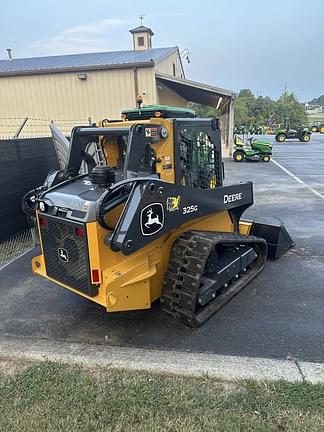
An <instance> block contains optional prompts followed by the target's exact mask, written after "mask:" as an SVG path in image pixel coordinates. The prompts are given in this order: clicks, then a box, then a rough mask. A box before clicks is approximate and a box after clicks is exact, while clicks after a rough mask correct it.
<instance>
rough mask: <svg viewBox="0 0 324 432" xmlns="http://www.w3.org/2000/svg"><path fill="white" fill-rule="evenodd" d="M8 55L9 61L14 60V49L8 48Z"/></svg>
mask: <svg viewBox="0 0 324 432" xmlns="http://www.w3.org/2000/svg"><path fill="white" fill-rule="evenodd" d="M7 53H8V60H9V61H11V60H12V49H11V48H7Z"/></svg>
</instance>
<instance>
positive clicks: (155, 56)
mask: <svg viewBox="0 0 324 432" xmlns="http://www.w3.org/2000/svg"><path fill="white" fill-rule="evenodd" d="M177 50H178V48H177V47H168V48H152V49H150V50H141V51H111V52H100V53H86V54H69V55H58V56H48V57H30V58H17V59H13V60H0V76H9V75H27V74H39V73H55V72H69V71H79V70H97V69H114V68H127V67H134V66H136V67H148V66H154V65H155V64H157V63H159V62H161V61H162V60H164V59H165V58H167V57H169V56H170V55H171V54H173V53H174V52H176V51H177Z"/></svg>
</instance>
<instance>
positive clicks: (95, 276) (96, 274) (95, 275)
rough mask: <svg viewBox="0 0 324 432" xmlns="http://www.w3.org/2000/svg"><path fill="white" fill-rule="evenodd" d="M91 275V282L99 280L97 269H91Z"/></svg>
mask: <svg viewBox="0 0 324 432" xmlns="http://www.w3.org/2000/svg"><path fill="white" fill-rule="evenodd" d="M91 276H92V282H93V283H99V282H100V274H99V270H98V269H93V270H92V271H91Z"/></svg>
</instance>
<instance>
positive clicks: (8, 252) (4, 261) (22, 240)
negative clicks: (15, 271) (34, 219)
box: [0, 228, 35, 270]
mask: <svg viewBox="0 0 324 432" xmlns="http://www.w3.org/2000/svg"><path fill="white" fill-rule="evenodd" d="M34 244H35V241H34V235H33V232H32V230H31V229H30V228H28V229H26V230H24V231H21V232H20V233H18V234H16V235H14V236H12V237H10V238H9V239H8V240H5V241H4V242H2V243H0V270H2V269H3V268H4V267H6V266H7V265H8V264H10V263H11V262H13V261H14V260H15V259H17V258H19V257H20V256H22V255H24V254H25V253H26V252H28V251H30V250H31V249H33V247H34Z"/></svg>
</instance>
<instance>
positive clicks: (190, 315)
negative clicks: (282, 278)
mask: <svg viewBox="0 0 324 432" xmlns="http://www.w3.org/2000/svg"><path fill="white" fill-rule="evenodd" d="M219 244H224V245H236V244H240V245H242V244H247V245H250V246H252V247H253V248H254V249H255V251H256V252H257V254H258V257H257V258H256V260H255V261H254V262H253V264H252V265H251V268H249V269H248V270H247V271H246V272H245V273H243V274H242V276H241V277H240V278H239V279H238V280H237V281H236V282H234V283H231V284H229V286H228V288H227V289H225V288H223V289H222V290H221V292H220V293H219V294H218V295H216V298H215V299H214V300H212V301H211V302H210V303H208V304H207V305H206V306H204V307H202V308H198V309H197V300H198V294H199V288H200V279H201V277H202V276H203V274H204V269H205V265H206V261H207V259H208V256H209V255H210V253H211V252H212V251H213V250H214V249H215V247H216V246H217V245H219ZM266 256H267V244H266V241H265V240H264V239H262V238H259V237H254V236H244V235H239V234H235V233H216V232H209V231H208V232H206V231H189V232H186V233H184V234H182V235H181V236H180V237H179V238H178V239H177V240H176V241H175V243H174V245H173V248H172V251H171V255H170V261H169V266H168V269H167V272H166V275H165V279H164V282H163V289H162V295H161V298H160V301H161V306H162V310H163V311H164V312H167V313H168V314H170V315H172V316H173V317H174V318H177V319H178V320H180V321H182V322H184V323H185V324H187V325H189V326H191V327H198V326H200V325H202V324H203V323H204V322H205V321H207V319H208V318H210V317H211V316H212V315H213V314H214V313H215V312H216V311H218V310H219V309H220V308H221V307H222V306H224V304H225V303H227V302H228V301H229V300H230V299H231V298H233V297H234V296H235V295H236V294H237V293H238V292H239V291H241V290H242V289H243V288H244V287H245V286H246V285H247V284H248V283H249V282H250V281H251V280H252V279H253V278H254V277H255V276H256V275H257V274H258V273H260V272H261V271H262V269H263V267H264V263H265V260H266Z"/></svg>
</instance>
